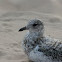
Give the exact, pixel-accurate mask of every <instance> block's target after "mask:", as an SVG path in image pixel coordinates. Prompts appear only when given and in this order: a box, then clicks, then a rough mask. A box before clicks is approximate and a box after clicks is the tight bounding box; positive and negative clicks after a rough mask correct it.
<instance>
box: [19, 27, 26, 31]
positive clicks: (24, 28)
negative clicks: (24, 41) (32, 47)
mask: <svg viewBox="0 0 62 62" xmlns="http://www.w3.org/2000/svg"><path fill="white" fill-rule="evenodd" d="M23 30H26V27H23V28H21V29H19V31H18V32H20V31H23Z"/></svg>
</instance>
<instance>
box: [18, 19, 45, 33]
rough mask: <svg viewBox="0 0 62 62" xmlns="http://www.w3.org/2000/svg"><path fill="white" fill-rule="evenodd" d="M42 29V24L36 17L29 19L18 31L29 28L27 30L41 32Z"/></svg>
mask: <svg viewBox="0 0 62 62" xmlns="http://www.w3.org/2000/svg"><path fill="white" fill-rule="evenodd" d="M43 29H44V24H43V22H42V21H40V20H38V19H33V20H30V21H29V22H28V24H27V26H25V27H23V28H21V29H20V30H19V31H23V30H29V32H41V31H43Z"/></svg>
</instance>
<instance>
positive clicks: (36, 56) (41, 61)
mask: <svg viewBox="0 0 62 62" xmlns="http://www.w3.org/2000/svg"><path fill="white" fill-rule="evenodd" d="M29 59H30V60H32V61H34V62H52V60H51V58H50V57H47V56H46V55H44V53H43V52H39V51H38V46H37V47H36V48H35V49H34V50H32V51H31V52H30V54H29Z"/></svg>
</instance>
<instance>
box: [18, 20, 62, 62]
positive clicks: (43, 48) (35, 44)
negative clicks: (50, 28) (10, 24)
mask: <svg viewBox="0 0 62 62" xmlns="http://www.w3.org/2000/svg"><path fill="white" fill-rule="evenodd" d="M23 30H29V31H28V33H27V34H26V36H25V38H24V40H23V48H24V51H25V53H26V54H27V55H28V58H29V60H31V61H33V62H62V41H60V40H57V39H53V38H50V37H48V36H47V37H45V36H44V35H43V34H44V24H43V22H42V21H40V20H38V19H33V20H30V21H29V22H28V24H27V26H25V27H23V28H21V29H20V30H19V31H23Z"/></svg>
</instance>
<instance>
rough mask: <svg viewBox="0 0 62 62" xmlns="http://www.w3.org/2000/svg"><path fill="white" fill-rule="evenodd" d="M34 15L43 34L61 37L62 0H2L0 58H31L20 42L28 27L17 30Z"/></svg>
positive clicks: (0, 61)
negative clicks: (43, 31)
mask: <svg viewBox="0 0 62 62" xmlns="http://www.w3.org/2000/svg"><path fill="white" fill-rule="evenodd" d="M35 18H36V19H40V20H41V21H43V22H44V25H45V34H44V35H47V36H51V37H52V38H57V39H60V40H62V0H0V62H28V58H27V56H26V55H25V53H24V52H23V49H22V45H21V43H22V40H23V38H24V36H25V34H26V32H27V31H24V32H18V30H19V29H20V28H21V27H23V26H25V25H26V24H27V23H28V21H29V20H31V19H35Z"/></svg>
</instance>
